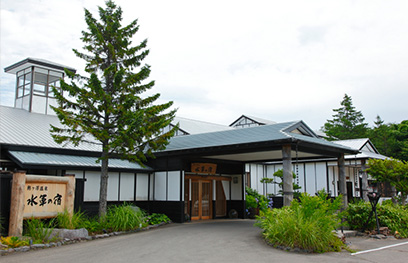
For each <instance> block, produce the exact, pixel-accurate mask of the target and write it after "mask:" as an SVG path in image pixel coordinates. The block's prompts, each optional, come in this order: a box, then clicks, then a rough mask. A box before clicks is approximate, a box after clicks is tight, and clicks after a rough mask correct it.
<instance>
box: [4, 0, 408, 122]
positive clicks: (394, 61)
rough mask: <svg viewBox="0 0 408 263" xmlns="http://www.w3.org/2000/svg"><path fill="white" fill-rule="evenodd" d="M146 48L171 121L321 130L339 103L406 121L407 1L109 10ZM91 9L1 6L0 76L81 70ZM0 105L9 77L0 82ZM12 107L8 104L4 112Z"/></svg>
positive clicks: (151, 4)
mask: <svg viewBox="0 0 408 263" xmlns="http://www.w3.org/2000/svg"><path fill="white" fill-rule="evenodd" d="M116 2H117V4H118V5H120V6H121V7H122V9H123V12H124V13H123V16H124V22H125V23H129V22H130V21H131V20H133V19H135V18H138V19H139V24H140V31H139V33H138V34H137V35H136V38H135V40H134V44H136V43H138V42H140V41H141V40H143V39H145V38H148V47H149V49H150V50H151V53H150V55H149V56H148V58H147V60H146V62H147V63H148V64H150V65H151V66H152V74H151V78H152V79H154V80H156V86H155V88H154V92H159V93H161V94H162V97H161V98H162V99H163V100H174V102H175V105H176V107H178V108H179V112H178V114H179V115H180V116H185V117H188V118H197V119H202V120H207V121H215V122H217V123H224V124H230V123H231V122H232V121H233V120H235V119H236V118H237V117H238V116H239V115H241V114H249V115H255V116H259V117H263V118H267V119H272V120H276V121H286V120H297V119H303V120H304V121H305V122H306V123H308V124H309V125H310V126H311V127H312V128H320V127H321V126H322V125H323V124H324V122H325V121H326V119H328V118H331V115H332V109H333V108H338V107H339V104H340V101H341V100H342V98H343V96H344V94H345V93H347V94H349V95H350V96H352V98H353V102H354V104H355V106H356V108H357V110H361V111H362V112H363V114H364V116H365V117H366V121H367V122H370V123H372V121H373V120H374V118H375V116H376V115H377V114H379V115H380V116H381V117H382V118H383V119H384V120H385V121H386V122H400V121H402V120H403V119H407V112H408V106H407V103H405V100H406V98H407V97H408V89H407V83H408V75H407V74H406V71H407V68H408V54H407V51H406V47H407V46H408V35H407V34H406V28H408V20H407V19H406V14H407V13H408V4H407V3H406V1H404V0H401V1H393V2H392V4H390V3H389V2H385V1H351V0H350V1H341V2H340V1H338V2H334V1H252V2H248V1H205V2H198V3H197V2H195V1H177V0H175V1H124V0H119V1H116ZM97 5H102V6H103V5H104V1H102V0H92V1H89V0H86V1H85V0H83V1H81V0H72V1H69V2H66V1H62V0H24V1H23V0H20V1H12V0H3V1H2V5H1V15H0V17H1V51H0V52H1V67H2V68H4V67H6V66H9V65H11V64H13V63H15V62H17V61H20V60H22V59H24V58H26V57H38V58H44V59H48V60H51V61H55V62H57V63H61V64H65V65H69V66H72V67H75V68H77V69H78V70H79V71H80V72H81V71H83V66H84V63H83V62H82V61H81V60H80V59H78V58H76V57H75V55H74V54H73V52H72V51H71V49H72V48H76V49H81V47H82V43H81V41H80V40H79V38H80V36H81V30H85V29H86V25H85V22H84V19H83V8H84V7H85V8H88V9H90V10H91V11H92V12H93V14H94V15H95V16H96V17H97V8H96V6H97ZM0 77H1V96H0V99H1V104H9V105H10V104H11V105H12V98H13V96H12V95H11V94H12V93H13V92H14V76H12V75H9V74H5V73H4V72H1V75H0ZM10 101H11V102H10Z"/></svg>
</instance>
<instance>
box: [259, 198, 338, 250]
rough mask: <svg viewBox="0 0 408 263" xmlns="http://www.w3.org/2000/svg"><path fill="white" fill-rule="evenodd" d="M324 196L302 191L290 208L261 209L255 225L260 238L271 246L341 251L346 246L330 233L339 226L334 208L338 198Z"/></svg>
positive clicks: (335, 208)
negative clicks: (259, 229)
mask: <svg viewBox="0 0 408 263" xmlns="http://www.w3.org/2000/svg"><path fill="white" fill-rule="evenodd" d="M326 197H327V195H324V194H320V196H310V195H308V194H305V193H303V194H302V195H301V197H300V199H299V201H297V200H294V201H293V202H292V204H291V206H289V207H284V208H281V209H272V210H269V211H266V212H261V215H260V216H259V217H257V223H256V225H257V226H259V227H261V228H262V229H263V237H264V238H265V239H266V241H267V242H268V243H270V244H272V245H274V246H284V247H289V248H292V249H293V248H300V249H303V250H307V251H310V252H318V253H323V252H328V251H340V250H341V249H342V248H343V247H345V245H344V244H343V243H342V242H341V240H340V239H339V238H338V237H337V236H336V234H335V233H334V232H333V230H335V229H336V228H338V227H339V225H340V222H341V220H340V217H339V215H338V213H337V211H338V210H339V209H340V207H341V197H338V198H336V199H334V200H333V201H331V200H327V198H326Z"/></svg>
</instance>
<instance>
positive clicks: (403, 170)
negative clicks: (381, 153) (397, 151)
mask: <svg viewBox="0 0 408 263" xmlns="http://www.w3.org/2000/svg"><path fill="white" fill-rule="evenodd" d="M368 166H369V168H367V172H368V173H369V174H370V175H371V176H372V177H373V178H374V179H375V180H376V181H377V182H388V183H390V184H391V185H392V186H395V189H396V190H397V192H400V193H401V197H402V198H401V200H402V204H403V205H405V200H406V199H407V196H408V163H406V162H404V161H400V160H396V159H385V160H380V159H370V160H369V161H368Z"/></svg>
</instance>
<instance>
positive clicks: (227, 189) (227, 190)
mask: <svg viewBox="0 0 408 263" xmlns="http://www.w3.org/2000/svg"><path fill="white" fill-rule="evenodd" d="M221 182H222V188H224V193H225V199H227V200H230V181H221ZM231 183H232V182H231Z"/></svg>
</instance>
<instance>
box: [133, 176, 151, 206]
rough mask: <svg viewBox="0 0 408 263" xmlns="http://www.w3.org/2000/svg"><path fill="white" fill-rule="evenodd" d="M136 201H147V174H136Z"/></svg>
mask: <svg viewBox="0 0 408 263" xmlns="http://www.w3.org/2000/svg"><path fill="white" fill-rule="evenodd" d="M136 178H137V181H136V200H137V201H146V200H148V194H149V193H148V190H149V175H148V174H139V173H138V174H137V176H136Z"/></svg>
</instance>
